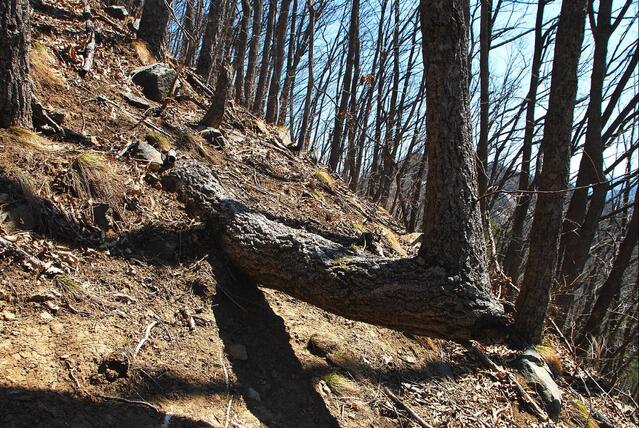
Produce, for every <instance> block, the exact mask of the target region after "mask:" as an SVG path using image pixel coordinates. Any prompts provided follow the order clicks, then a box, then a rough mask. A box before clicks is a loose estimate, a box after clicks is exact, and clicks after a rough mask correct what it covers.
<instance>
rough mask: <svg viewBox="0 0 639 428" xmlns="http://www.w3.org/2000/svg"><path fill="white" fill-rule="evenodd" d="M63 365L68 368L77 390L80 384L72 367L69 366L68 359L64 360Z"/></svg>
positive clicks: (79, 388)
mask: <svg viewBox="0 0 639 428" xmlns="http://www.w3.org/2000/svg"><path fill="white" fill-rule="evenodd" d="M64 365H65V366H66V367H67V370H69V377H71V379H72V380H73V383H75V386H76V388H77V389H78V391H79V390H81V389H82V386H81V385H80V381H79V380H78V378H77V377H76V375H75V373H74V372H73V367H71V363H70V362H69V360H64Z"/></svg>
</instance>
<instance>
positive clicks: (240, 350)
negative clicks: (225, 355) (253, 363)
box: [228, 343, 248, 361]
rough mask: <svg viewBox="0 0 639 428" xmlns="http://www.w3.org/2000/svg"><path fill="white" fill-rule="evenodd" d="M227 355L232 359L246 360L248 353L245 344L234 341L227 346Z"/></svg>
mask: <svg viewBox="0 0 639 428" xmlns="http://www.w3.org/2000/svg"><path fill="white" fill-rule="evenodd" d="M228 352H229V356H230V357H231V358H233V359H234V360H239V361H246V360H248V354H247V352H246V346H244V345H242V344H240V343H234V344H233V345H230V346H229V349H228Z"/></svg>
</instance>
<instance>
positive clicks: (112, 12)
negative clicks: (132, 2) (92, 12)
mask: <svg viewBox="0 0 639 428" xmlns="http://www.w3.org/2000/svg"><path fill="white" fill-rule="evenodd" d="M104 11H105V12H106V13H107V14H108V15H109V16H112V17H113V18H115V19H124V18H126V17H127V16H129V11H128V10H126V7H124V6H107V7H105V8H104Z"/></svg>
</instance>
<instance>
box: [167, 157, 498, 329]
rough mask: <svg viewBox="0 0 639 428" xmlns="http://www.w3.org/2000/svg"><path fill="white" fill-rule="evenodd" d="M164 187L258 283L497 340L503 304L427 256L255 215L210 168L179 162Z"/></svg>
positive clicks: (403, 325) (395, 320) (366, 316)
mask: <svg viewBox="0 0 639 428" xmlns="http://www.w3.org/2000/svg"><path fill="white" fill-rule="evenodd" d="M163 182H164V184H165V186H166V188H168V189H170V190H174V191H177V193H178V195H179V196H180V197H181V198H182V199H183V200H184V201H185V202H186V203H187V206H188V207H189V208H191V209H193V212H194V213H196V214H199V215H200V216H202V217H203V218H206V219H207V221H208V222H209V226H210V230H211V231H212V233H214V234H215V235H216V238H217V242H218V243H219V245H220V248H221V249H222V250H223V251H224V253H225V254H226V255H227V257H228V258H229V260H230V261H231V262H232V263H233V264H234V265H235V267H236V268H237V269H239V270H240V271H242V272H243V273H244V274H246V275H247V276H248V277H249V278H250V279H251V280H252V281H254V282H256V283H257V284H260V285H262V286H264V287H267V288H272V289H275V290H279V291H282V292H284V293H287V294H289V295H291V296H293V297H295V298H298V299H300V300H303V301H305V302H308V303H310V304H312V305H315V306H317V307H319V308H322V309H324V310H326V311H328V312H332V313H334V314H337V315H340V316H343V317H346V318H350V319H353V320H357V321H363V322H367V323H370V324H375V325H380V326H384V327H388V328H392V329H395V330H399V331H403V332H407V333H412V334H416V335H425V336H430V337H440V338H446V339H451V340H459V341H461V340H467V339H477V340H499V339H503V338H505V336H506V334H507V332H508V328H507V325H508V318H507V317H506V316H505V315H504V312H503V308H502V306H501V305H500V304H499V303H498V302H497V301H496V300H494V299H493V298H491V296H490V295H489V294H488V293H487V292H486V291H485V289H484V288H483V287H481V286H480V285H481V284H476V283H469V282H468V279H467V275H465V274H460V273H451V272H450V271H447V269H444V268H442V267H441V266H439V265H438V264H437V263H432V264H428V263H426V262H424V260H423V259H421V258H415V259H389V258H382V257H377V256H373V255H366V254H357V253H354V252H353V251H352V250H350V249H349V248H347V247H344V246H343V245H341V244H338V243H336V242H334V241H331V240H328V239H326V238H324V237H322V236H320V235H317V234H313V233H310V232H307V231H305V230H300V229H295V228H291V227H288V226H285V225H283V224H282V223H279V222H278V221H276V220H273V219H269V218H267V216H266V215H264V214H262V213H259V212H256V211H254V210H251V209H250V208H248V207H247V206H245V205H243V204H242V203H240V202H238V201H237V200H236V199H235V198H234V197H233V196H232V195H230V194H229V193H227V192H226V190H225V189H224V188H223V187H222V185H221V184H220V182H219V181H218V179H217V178H216V177H215V175H214V173H213V172H212V171H211V169H210V168H208V167H206V166H205V165H203V164H200V163H198V162H196V161H193V160H190V159H179V160H178V161H177V163H176V165H175V166H174V168H173V169H171V170H170V171H168V172H167V174H166V175H165V176H164V178H163Z"/></svg>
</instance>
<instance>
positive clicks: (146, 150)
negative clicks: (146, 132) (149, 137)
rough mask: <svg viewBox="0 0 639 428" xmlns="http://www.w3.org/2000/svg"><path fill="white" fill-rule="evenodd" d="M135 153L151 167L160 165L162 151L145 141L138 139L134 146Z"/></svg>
mask: <svg viewBox="0 0 639 428" xmlns="http://www.w3.org/2000/svg"><path fill="white" fill-rule="evenodd" d="M135 155H136V157H137V158H138V159H141V160H144V161H147V162H149V163H150V164H151V167H152V168H151V169H154V168H153V167H158V168H159V167H160V166H162V163H163V160H162V153H160V152H159V151H157V150H156V149H155V147H153V146H152V145H150V144H149V143H147V142H146V141H140V142H138V143H137V145H136V147H135Z"/></svg>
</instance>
